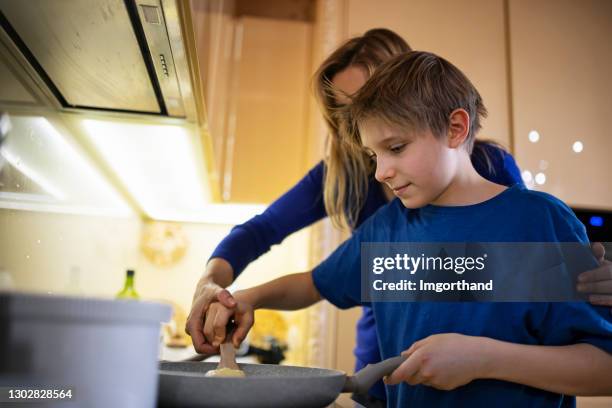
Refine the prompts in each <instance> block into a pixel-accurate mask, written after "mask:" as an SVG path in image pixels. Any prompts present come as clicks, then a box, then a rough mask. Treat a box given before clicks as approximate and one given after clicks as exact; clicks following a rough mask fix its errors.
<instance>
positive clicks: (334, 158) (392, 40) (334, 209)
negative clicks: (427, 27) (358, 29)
mask: <svg viewBox="0 0 612 408" xmlns="http://www.w3.org/2000/svg"><path fill="white" fill-rule="evenodd" d="M408 51H411V48H410V46H409V45H408V43H407V42H406V41H404V39H403V38H402V37H400V36H399V35H397V34H396V33H394V32H393V31H391V30H387V29H384V28H377V29H372V30H369V31H367V32H366V33H365V34H363V35H362V36H359V37H354V38H351V39H350V40H348V41H346V42H345V43H344V44H343V45H341V46H340V47H339V48H338V49H337V50H336V51H334V52H333V53H332V54H331V55H330V56H329V57H327V59H326V60H325V61H323V63H322V64H321V66H320V67H319V69H318V70H317V72H316V73H315V75H314V78H313V85H314V91H315V96H316V98H317V100H318V102H319V105H320V106H321V110H322V111H323V117H324V119H325V122H326V124H327V127H328V129H329V132H330V133H329V136H328V139H327V149H328V151H327V155H326V158H325V179H324V188H323V201H324V203H325V210H326V212H327V214H328V216H329V217H330V218H331V220H332V223H333V224H334V225H335V226H338V227H341V228H346V227H348V228H354V227H355V226H356V224H357V221H358V217H359V213H360V211H361V208H362V207H363V205H364V203H365V199H366V197H367V194H368V183H369V178H370V175H371V174H372V172H373V170H374V167H373V163H372V161H371V160H370V159H369V158H368V157H367V156H366V155H365V153H364V152H363V150H362V149H361V148H359V147H358V146H356V145H355V144H353V143H350V142H348V141H346V140H345V139H344V138H343V137H342V124H341V120H340V115H339V114H338V110H339V108H340V107H341V106H340V105H339V104H338V102H337V101H336V96H337V94H338V90H335V89H334V87H333V84H332V79H333V78H334V76H335V75H336V74H338V73H339V72H341V71H343V70H344V69H346V68H348V67H359V68H362V69H364V70H365V71H366V72H367V74H368V77H369V76H370V75H372V73H374V71H375V70H376V68H377V67H378V66H379V65H381V64H382V63H383V62H385V61H387V60H389V59H391V58H392V57H394V56H395V55H399V54H403V53H405V52H408ZM347 96H350V95H347Z"/></svg>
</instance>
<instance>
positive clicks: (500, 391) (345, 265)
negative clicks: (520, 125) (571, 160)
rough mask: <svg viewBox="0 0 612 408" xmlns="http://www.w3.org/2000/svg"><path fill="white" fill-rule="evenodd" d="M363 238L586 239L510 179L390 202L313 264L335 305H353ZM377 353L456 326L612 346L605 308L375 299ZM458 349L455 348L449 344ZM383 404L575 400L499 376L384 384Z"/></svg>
mask: <svg viewBox="0 0 612 408" xmlns="http://www.w3.org/2000/svg"><path fill="white" fill-rule="evenodd" d="M362 242H588V240H587V237H586V233H585V229H584V226H583V225H582V224H581V223H580V222H579V221H578V219H576V217H575V216H574V214H573V213H572V211H571V210H570V209H569V208H568V207H567V206H566V205H565V204H563V203H562V202H561V201H559V200H558V199H556V198H554V197H553V196H550V195H548V194H545V193H540V192H534V191H530V190H527V189H525V188H524V187H522V186H519V185H515V186H513V187H510V188H508V189H507V190H505V191H504V192H502V193H501V194H499V195H497V196H496V197H494V198H492V199H490V200H488V201H485V202H483V203H479V204H476V205H471V206H460V207H440V206H433V205H428V206H425V207H423V208H420V209H416V210H410V209H407V208H405V207H404V206H403V205H402V203H401V202H400V201H399V200H398V199H396V200H394V201H393V202H391V203H389V205H387V206H385V207H383V208H381V209H380V210H379V211H378V212H376V213H375V214H374V215H373V216H372V217H370V219H369V220H367V221H366V222H365V223H364V224H363V225H362V226H361V227H360V228H359V229H358V230H357V231H356V232H355V234H354V235H353V236H352V238H351V239H349V240H348V241H346V242H345V243H344V244H342V245H341V246H340V247H339V248H338V249H337V250H336V251H335V252H334V253H333V254H332V255H331V256H330V257H329V258H327V259H326V260H325V261H324V262H323V263H321V264H320V265H319V266H318V267H316V268H315V269H314V271H313V280H314V283H315V286H316V287H317V289H318V290H319V292H320V293H321V295H322V296H323V297H324V298H326V299H327V300H329V301H330V302H332V303H333V304H334V305H336V306H338V307H341V308H348V307H352V306H356V305H360V304H364V303H363V302H362V301H361V287H360V285H361V279H360V273H361V271H360V247H361V243H362ZM371 305H372V308H373V310H374V315H375V318H376V322H377V331H378V338H379V343H380V348H381V354H382V358H383V359H386V358H390V357H394V356H397V355H399V354H400V353H401V352H402V351H404V350H406V349H408V348H409V347H410V345H411V344H412V343H413V342H415V341H417V340H420V339H423V338H425V337H427V336H429V335H431V334H437V333H461V334H466V335H473V336H486V337H490V338H494V339H498V340H502V341H508V342H513V343H521V344H533V345H567V344H575V343H579V342H586V343H590V344H593V345H595V346H597V347H600V348H602V349H605V350H606V351H608V352H612V322H611V319H610V314H609V311H608V309H607V308H601V307H594V306H591V305H589V304H587V303H580V302H573V303H569V302H565V303H545V302H541V303H477V302H472V303H467V302H466V303H440V302H438V303H436V302H421V303H409V302H375V303H372V304H371ZM457 352H458V353H460V352H461V350H457ZM387 397H388V406H391V407H405V406H414V407H425V406H435V407H458V406H459V407H461V406H469V407H489V406H491V404H492V403H493V401H495V402H494V404H495V405H496V406H497V407H501V406H503V407H506V406H508V407H518V406H520V407H523V406H538V407H540V406H543V407H566V406H574V405H575V398H573V397H567V396H562V395H560V394H555V393H551V392H547V391H542V390H538V389H534V388H531V387H527V386H524V385H520V384H515V383H510V382H504V381H498V380H475V381H473V382H471V383H469V384H467V385H465V386H462V387H459V388H457V389H455V390H452V391H439V390H436V389H434V388H432V387H429V386H424V385H417V386H411V385H408V384H406V383H402V384H400V385H398V386H391V387H388V388H387Z"/></svg>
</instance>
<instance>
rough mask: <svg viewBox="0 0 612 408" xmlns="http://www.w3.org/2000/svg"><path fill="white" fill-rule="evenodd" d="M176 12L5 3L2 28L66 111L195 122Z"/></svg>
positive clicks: (133, 1) (136, 6)
mask: <svg viewBox="0 0 612 408" xmlns="http://www.w3.org/2000/svg"><path fill="white" fill-rule="evenodd" d="M176 7H177V6H176V3H175V2H174V1H169V0H125V1H124V0H53V1H49V0H28V1H23V0H0V12H1V14H0V22H1V23H2V28H3V30H4V31H5V33H6V35H5V36H4V37H5V38H10V40H11V41H12V42H13V46H14V48H17V49H18V50H19V52H20V53H21V54H22V55H23V56H24V57H25V59H27V61H28V63H29V64H30V65H31V68H32V70H33V71H35V72H36V75H38V76H39V78H40V79H41V80H42V82H44V84H45V85H46V86H47V87H48V89H49V90H50V91H51V93H52V94H53V95H54V97H55V98H56V99H57V100H58V102H59V103H60V104H61V106H62V107H63V108H77V109H96V110H111V111H126V112H138V113H149V114H158V115H168V116H173V117H187V118H188V119H193V116H194V111H195V107H194V101H193V92H192V89H191V81H190V80H189V67H188V63H187V60H186V58H185V50H184V46H183V43H182V37H181V31H180V23H179V22H178V13H177V11H176Z"/></svg>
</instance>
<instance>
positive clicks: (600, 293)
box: [577, 242, 612, 306]
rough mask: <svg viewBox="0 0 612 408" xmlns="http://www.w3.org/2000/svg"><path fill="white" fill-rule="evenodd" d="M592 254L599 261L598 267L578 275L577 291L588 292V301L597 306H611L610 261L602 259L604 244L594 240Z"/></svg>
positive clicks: (611, 274)
mask: <svg viewBox="0 0 612 408" xmlns="http://www.w3.org/2000/svg"><path fill="white" fill-rule="evenodd" d="M591 249H592V251H593V255H595V258H597V261H598V262H599V268H596V269H593V270H590V271H586V272H583V273H581V274H580V275H578V287H577V289H578V291H579V292H583V293H589V294H590V295H589V302H591V303H592V304H594V305H597V306H612V262H610V261H608V260H606V259H604V255H605V253H606V250H605V248H604V246H603V245H602V244H601V243H599V242H595V243H593V244H591Z"/></svg>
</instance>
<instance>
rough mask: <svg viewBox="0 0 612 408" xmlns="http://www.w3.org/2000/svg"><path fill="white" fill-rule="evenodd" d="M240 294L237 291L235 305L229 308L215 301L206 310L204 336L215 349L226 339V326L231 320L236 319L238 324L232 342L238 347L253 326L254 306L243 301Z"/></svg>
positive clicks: (235, 321) (235, 322)
mask: <svg viewBox="0 0 612 408" xmlns="http://www.w3.org/2000/svg"><path fill="white" fill-rule="evenodd" d="M238 296H239V295H238V293H237V294H236V298H235V306H234V307H232V308H228V307H226V306H224V305H223V304H221V303H219V302H214V303H211V304H210V307H209V308H208V311H207V312H206V319H205V321H204V337H205V338H206V341H207V342H208V343H209V344H211V345H212V346H213V347H214V348H215V349H216V348H217V347H219V345H221V343H223V341H224V340H225V337H226V335H227V333H226V327H227V325H228V323H229V322H230V321H231V320H233V321H234V324H235V326H236V328H235V329H234V331H233V333H232V343H233V345H234V347H236V348H237V347H238V346H240V343H242V341H243V340H244V338H245V337H246V335H247V333H248V332H249V330H251V327H252V326H253V322H254V311H253V307H252V306H251V305H250V304H249V303H247V302H245V301H241V300H240V299H239V297H238Z"/></svg>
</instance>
